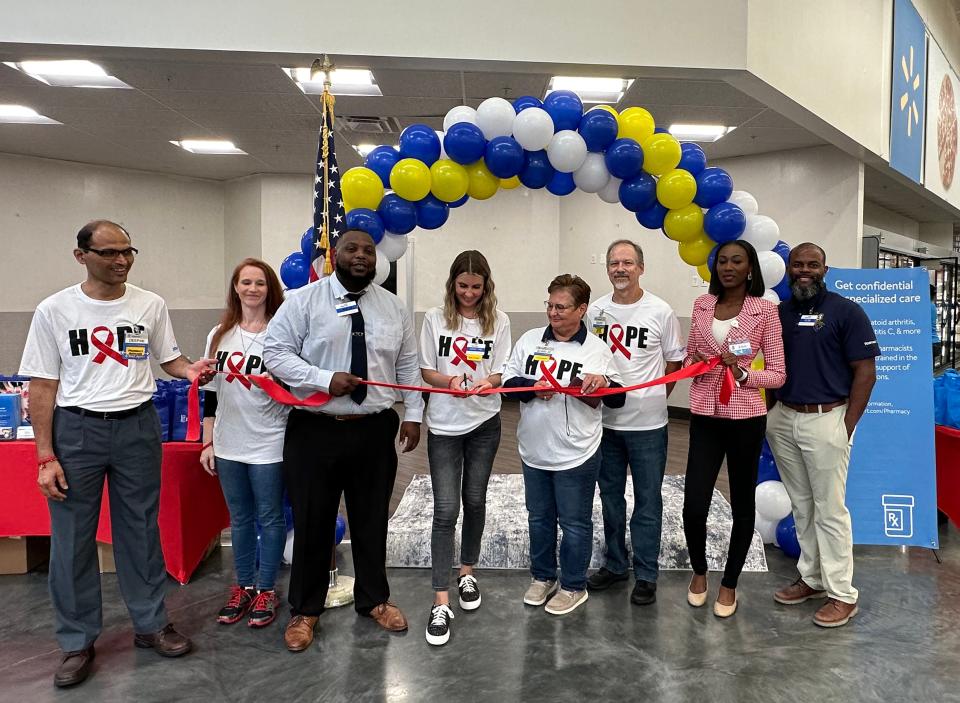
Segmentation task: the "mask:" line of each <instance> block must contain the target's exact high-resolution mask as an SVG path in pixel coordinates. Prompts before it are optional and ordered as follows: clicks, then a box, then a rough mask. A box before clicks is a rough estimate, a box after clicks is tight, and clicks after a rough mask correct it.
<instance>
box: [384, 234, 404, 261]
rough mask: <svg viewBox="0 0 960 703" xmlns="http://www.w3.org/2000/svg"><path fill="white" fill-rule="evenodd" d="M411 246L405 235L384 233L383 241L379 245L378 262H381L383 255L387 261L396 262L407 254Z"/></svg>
mask: <svg viewBox="0 0 960 703" xmlns="http://www.w3.org/2000/svg"><path fill="white" fill-rule="evenodd" d="M409 244H410V241H409V240H408V239H407V235H405V234H390V233H389V232H384V234H383V239H381V240H380V243H379V244H378V245H377V261H379V260H380V256H381V255H382V256H384V257H385V258H386V260H387V261H396V260H397V259H399V258H400V257H401V256H403V255H404V254H405V253H406V251H407V246H408V245H409Z"/></svg>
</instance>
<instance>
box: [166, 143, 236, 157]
mask: <svg viewBox="0 0 960 703" xmlns="http://www.w3.org/2000/svg"><path fill="white" fill-rule="evenodd" d="M170 143H171V144H173V145H174V146H178V147H180V148H181V149H183V150H184V151H189V152H190V153H191V154H246V153H247V152H245V151H244V150H243V149H238V148H237V147H235V146H234V145H233V142H228V141H226V140H222V139H181V140H180V141H171V142H170Z"/></svg>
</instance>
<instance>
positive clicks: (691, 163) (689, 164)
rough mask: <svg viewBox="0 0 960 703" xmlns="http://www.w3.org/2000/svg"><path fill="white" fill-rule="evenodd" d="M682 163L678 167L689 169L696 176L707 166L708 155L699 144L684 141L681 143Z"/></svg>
mask: <svg viewBox="0 0 960 703" xmlns="http://www.w3.org/2000/svg"><path fill="white" fill-rule="evenodd" d="M680 154H681V155H680V163H679V164H677V168H682V169H683V170H684V171H689V172H690V173H691V174H693V176H694V177H696V175H697V174H698V173H700V172H701V171H702V170H703V169H705V168H706V167H707V155H706V154H704V153H703V149H701V148H700V145H699V144H694V143H693V142H683V143H682V144H681V145H680Z"/></svg>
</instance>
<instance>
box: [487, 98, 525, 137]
mask: <svg viewBox="0 0 960 703" xmlns="http://www.w3.org/2000/svg"><path fill="white" fill-rule="evenodd" d="M516 118H517V111H516V110H514V109H513V105H511V104H510V101H508V100H504V99H503V98H487V99H486V100H484V101H483V102H482V103H480V107H478V108H477V127H479V128H480V131H481V132H483V136H484V137H485V138H486V139H488V140H489V139H493V138H494V137H509V136H510V135H511V134H513V122H514V120H515V119H516Z"/></svg>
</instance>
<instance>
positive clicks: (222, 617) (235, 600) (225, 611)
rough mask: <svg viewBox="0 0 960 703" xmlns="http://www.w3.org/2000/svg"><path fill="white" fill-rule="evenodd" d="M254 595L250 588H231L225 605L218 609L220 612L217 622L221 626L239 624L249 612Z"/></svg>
mask: <svg viewBox="0 0 960 703" xmlns="http://www.w3.org/2000/svg"><path fill="white" fill-rule="evenodd" d="M255 595H256V592H255V591H254V590H253V589H252V588H240V586H231V587H230V597H229V598H228V599H227V604H226V605H225V606H223V607H222V608H220V612H219V613H217V622H219V623H220V624H222V625H232V624H233V623H235V622H239V621H240V620H241V619H242V618H243V616H244V615H246V614H247V611H248V610H250V606H251V605H253V597H254V596H255Z"/></svg>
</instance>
